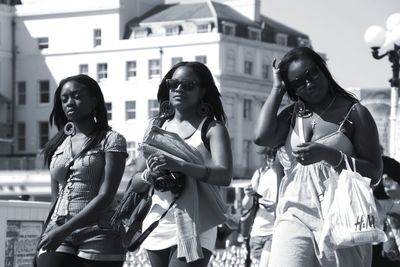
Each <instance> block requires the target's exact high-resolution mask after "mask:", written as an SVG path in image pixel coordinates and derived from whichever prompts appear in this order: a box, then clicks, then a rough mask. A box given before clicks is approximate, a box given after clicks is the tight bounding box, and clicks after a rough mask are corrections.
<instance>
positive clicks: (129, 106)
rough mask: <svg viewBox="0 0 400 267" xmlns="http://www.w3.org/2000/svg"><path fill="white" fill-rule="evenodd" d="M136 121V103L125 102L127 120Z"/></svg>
mask: <svg viewBox="0 0 400 267" xmlns="http://www.w3.org/2000/svg"><path fill="white" fill-rule="evenodd" d="M133 119H136V101H126V102H125V120H133Z"/></svg>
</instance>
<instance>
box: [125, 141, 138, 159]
mask: <svg viewBox="0 0 400 267" xmlns="http://www.w3.org/2000/svg"><path fill="white" fill-rule="evenodd" d="M136 151H137V147H136V142H135V141H129V142H126V152H127V153H128V160H127V162H133V161H134V160H135V159H136V153H137V152H136Z"/></svg>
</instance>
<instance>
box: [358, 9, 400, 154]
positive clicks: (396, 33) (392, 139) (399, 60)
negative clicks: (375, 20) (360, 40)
mask: <svg viewBox="0 0 400 267" xmlns="http://www.w3.org/2000/svg"><path fill="white" fill-rule="evenodd" d="M364 39H365V42H366V43H367V44H368V45H369V46H370V47H371V49H372V56H373V57H374V58H375V59H382V58H384V57H386V56H387V57H388V59H389V61H390V62H391V63H392V78H391V79H390V80H389V82H390V87H391V89H390V117H389V120H390V135H389V152H390V156H391V157H393V158H395V157H396V148H397V146H396V121H397V108H398V103H399V86H400V80H399V71H400V13H395V14H393V15H391V16H389V17H388V19H387V21H386V30H385V29H384V28H383V27H381V26H377V25H374V26H371V27H369V28H368V29H367V30H366V31H365V35H364ZM379 50H380V51H379ZM379 52H381V53H382V54H379Z"/></svg>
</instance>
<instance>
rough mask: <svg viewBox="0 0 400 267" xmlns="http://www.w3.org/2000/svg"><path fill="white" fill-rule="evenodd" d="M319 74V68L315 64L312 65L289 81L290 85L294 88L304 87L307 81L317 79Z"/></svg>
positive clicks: (296, 89)
mask: <svg viewBox="0 0 400 267" xmlns="http://www.w3.org/2000/svg"><path fill="white" fill-rule="evenodd" d="M319 75H320V72H319V69H318V67H317V66H315V65H314V66H312V67H311V68H309V69H308V70H306V71H305V72H304V74H303V75H302V76H300V77H297V78H296V79H294V80H293V81H291V82H290V86H291V87H292V88H293V89H294V90H295V91H298V90H301V89H304V88H306V86H307V82H313V81H315V80H316V79H318V77H319Z"/></svg>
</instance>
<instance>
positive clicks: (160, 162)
mask: <svg viewBox="0 0 400 267" xmlns="http://www.w3.org/2000/svg"><path fill="white" fill-rule="evenodd" d="M146 163H147V166H148V167H149V168H150V170H151V171H153V172H157V171H161V170H169V171H180V169H181V167H180V163H179V160H176V159H174V158H171V157H168V156H166V155H164V154H151V155H150V156H149V157H148V158H147V160H146Z"/></svg>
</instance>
